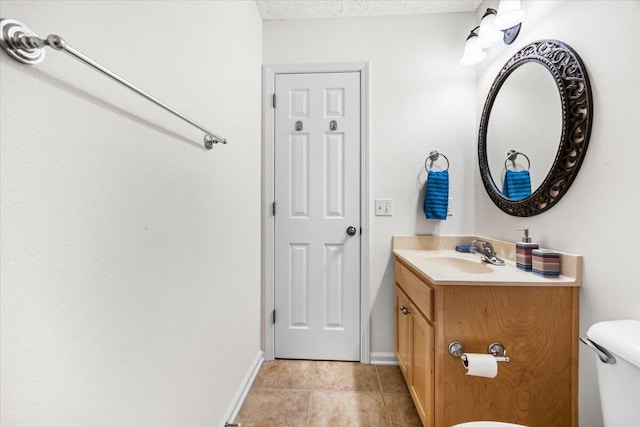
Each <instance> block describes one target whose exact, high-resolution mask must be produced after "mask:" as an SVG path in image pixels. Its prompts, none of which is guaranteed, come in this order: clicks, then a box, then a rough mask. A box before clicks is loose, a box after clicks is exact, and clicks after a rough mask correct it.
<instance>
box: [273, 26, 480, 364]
mask: <svg viewBox="0 0 640 427" xmlns="http://www.w3.org/2000/svg"><path fill="white" fill-rule="evenodd" d="M472 22H473V16H472V14H445V15H419V16H393V17H374V18H342V19H306V20H296V21H268V22H265V23H264V45H263V60H264V63H265V64H300V63H332V62H354V61H364V62H369V63H370V73H371V75H370V86H371V89H370V99H371V116H370V130H371V131H370V135H371V138H370V175H371V182H370V187H371V188H370V194H369V196H370V200H371V206H365V207H364V208H365V209H369V212H370V215H371V228H370V232H371V257H370V265H371V270H370V272H369V280H370V295H371V351H372V352H373V353H392V352H393V348H394V334H393V328H394V318H393V305H394V303H393V298H394V297H393V295H394V294H393V289H394V288H393V286H394V281H393V264H392V262H391V261H392V257H391V236H393V235H413V234H457V233H465V232H471V231H472V227H473V217H472V216H471V215H469V214H468V213H467V212H468V211H469V210H470V209H471V204H472V203H473V186H471V185H469V184H470V183H471V182H472V177H473V176H474V174H475V169H474V168H475V159H474V157H473V156H472V155H470V154H469V153H470V152H471V151H472V150H474V144H475V123H474V117H475V110H474V106H475V81H474V77H475V73H474V70H473V69H467V68H463V67H460V66H459V65H458V60H459V59H460V58H459V55H460V53H461V49H462V46H463V45H464V39H465V37H466V34H464V31H465V28H467V27H469V26H471V25H472ZM431 150H439V151H440V152H442V153H443V154H445V155H446V156H447V157H448V158H449V161H450V162H451V168H450V170H449V172H450V177H451V183H450V186H451V190H450V195H451V197H452V202H451V203H452V206H453V214H454V215H453V217H450V218H449V219H447V221H434V220H426V219H425V217H424V214H423V213H422V199H423V197H424V190H423V188H422V187H423V184H424V180H425V171H424V160H425V158H426V157H427V156H428V154H429V152H430V151H431ZM377 198H381V199H393V216H391V217H376V216H374V201H375V199H377ZM365 226H366V225H365ZM374 357H375V355H374Z"/></svg>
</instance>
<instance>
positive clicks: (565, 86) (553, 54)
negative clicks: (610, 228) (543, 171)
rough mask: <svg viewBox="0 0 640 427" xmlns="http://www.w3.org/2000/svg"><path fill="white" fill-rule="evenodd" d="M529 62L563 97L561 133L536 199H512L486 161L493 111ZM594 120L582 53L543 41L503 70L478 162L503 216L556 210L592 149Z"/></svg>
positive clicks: (486, 112) (483, 127)
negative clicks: (510, 80)
mask: <svg viewBox="0 0 640 427" xmlns="http://www.w3.org/2000/svg"><path fill="white" fill-rule="evenodd" d="M527 62H537V63H539V64H541V65H543V66H544V67H545V68H546V69H547V70H548V71H549V72H550V73H551V75H552V77H553V79H554V80H555V82H556V85H557V87H558V91H559V93H560V104H561V108H562V132H561V135H560V143H559V144H558V150H557V152H556V156H555V159H554V161H553V164H552V166H551V169H550V170H549V172H548V173H547V175H546V177H545V179H544V181H542V184H540V186H539V187H538V188H537V189H535V191H534V192H533V193H532V194H531V196H529V197H527V198H524V199H522V200H511V199H508V198H506V197H504V196H503V195H502V192H501V191H500V189H498V187H497V186H496V184H495V182H494V180H493V178H492V177H491V172H490V171H489V163H488V160H487V126H488V124H489V117H490V116H491V108H492V107H493V103H494V101H495V100H496V96H497V95H498V92H499V91H500V88H501V87H502V85H503V84H504V82H505V81H506V80H507V78H508V77H509V76H510V75H511V73H513V72H514V71H515V70H517V69H518V67H520V66H521V65H524V64H526V63H527ZM528 120H535V118H528ZM592 120H593V97H592V94H591V84H590V83H589V76H588V75H587V70H586V68H585V66H584V64H583V63H582V60H581V59H580V57H579V56H578V54H577V53H576V52H575V51H574V50H573V49H572V48H571V47H570V46H568V45H567V44H565V43H563V42H561V41H558V40H538V41H535V42H533V43H530V44H528V45H527V46H525V47H523V48H522V49H520V50H519V51H518V52H516V53H515V54H514V55H513V56H512V57H511V59H509V61H507V63H506V64H505V65H504V66H503V67H502V69H500V72H499V73H498V75H497V76H496V78H495V80H494V82H493V84H492V85H491V89H490V90H489V95H488V96H487V100H486V102H485V104H484V109H483V111H482V117H481V119H480V129H479V132H478V161H479V163H480V175H481V176H482V183H483V184H484V188H485V189H486V190H487V193H488V194H489V197H490V198H491V200H492V201H493V203H495V205H496V206H498V207H499V208H500V209H502V210H503V211H504V212H506V213H508V214H510V215H514V216H523V217H526V216H534V215H538V214H541V213H542V212H545V211H546V210H548V209H550V208H551V207H552V206H553V205H555V204H556V203H557V202H558V201H559V200H560V199H561V198H562V196H564V194H565V193H566V192H567V191H568V190H569V187H570V186H571V184H572V183H573V180H574V179H575V177H576V175H577V174H578V170H580V166H581V165H582V161H583V160H584V156H585V154H586V152H587V146H588V145H589V137H590V136H591V122H592Z"/></svg>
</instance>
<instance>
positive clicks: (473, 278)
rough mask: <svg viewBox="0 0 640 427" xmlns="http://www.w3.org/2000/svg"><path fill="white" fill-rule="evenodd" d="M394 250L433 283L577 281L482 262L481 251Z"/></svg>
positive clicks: (530, 284)
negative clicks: (474, 252)
mask: <svg viewBox="0 0 640 427" xmlns="http://www.w3.org/2000/svg"><path fill="white" fill-rule="evenodd" d="M393 253H394V254H395V255H396V256H397V257H399V258H401V259H402V260H404V261H405V262H406V263H407V264H409V265H410V266H412V267H414V268H415V269H416V270H417V271H418V272H419V273H421V274H422V275H423V276H424V277H425V278H426V279H427V280H428V281H429V282H431V283H432V284H434V285H460V284H465V285H485V286H486V285H490V286H506V285H509V286H523V285H524V286H549V285H552V284H568V285H569V286H572V285H576V283H577V280H576V278H575V277H567V276H560V277H558V278H547V277H543V276H539V275H537V274H533V273H531V272H525V271H522V270H518V269H517V268H516V266H515V263H514V262H513V261H509V260H505V265H492V264H488V263H486V262H483V261H482V260H481V259H480V256H479V255H474V254H467V253H460V252H456V251H453V250H415V249H395V250H394V251H393ZM578 286H579V285H578Z"/></svg>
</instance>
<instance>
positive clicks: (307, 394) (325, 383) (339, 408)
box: [235, 360, 422, 427]
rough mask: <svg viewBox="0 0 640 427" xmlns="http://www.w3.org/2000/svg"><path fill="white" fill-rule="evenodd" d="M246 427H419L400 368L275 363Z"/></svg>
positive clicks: (263, 377) (251, 404)
mask: <svg viewBox="0 0 640 427" xmlns="http://www.w3.org/2000/svg"><path fill="white" fill-rule="evenodd" d="M235 423H242V427H312V426H313V427H320V426H331V427H358V426H362V427H377V426H387V427H392V426H394V427H395V426H402V427H413V426H416V427H420V426H422V424H421V423H420V418H419V417H418V413H417V412H416V409H415V407H414V405H413V401H412V400H411V396H410V395H409V391H408V389H407V386H406V384H405V382H404V378H403V377H402V373H401V372H400V368H398V367H397V366H379V365H363V364H360V363H354V362H315V361H310V360H274V361H271V362H265V363H263V364H262V367H261V368H260V371H259V372H258V375H257V376H256V379H255V381H254V383H253V385H252V387H251V390H249V393H248V394H247V398H246V399H245V401H244V404H243V406H242V408H241V409H240V412H239V413H238V416H237V417H236V419H235Z"/></svg>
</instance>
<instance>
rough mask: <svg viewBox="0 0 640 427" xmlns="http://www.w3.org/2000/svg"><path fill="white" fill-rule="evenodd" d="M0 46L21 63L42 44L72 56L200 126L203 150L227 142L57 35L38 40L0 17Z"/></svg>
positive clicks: (37, 55)
mask: <svg viewBox="0 0 640 427" xmlns="http://www.w3.org/2000/svg"><path fill="white" fill-rule="evenodd" d="M0 46H1V47H2V49H3V50H4V51H5V52H6V53H7V54H8V55H9V56H10V57H11V58H13V59H14V60H16V61H18V62H20V63H22V64H28V65H35V64H39V63H41V62H42V61H44V58H45V49H44V48H45V46H49V47H51V48H52V49H55V50H61V51H63V52H65V53H67V54H69V55H71V56H73V57H74V58H75V59H77V60H79V61H80V62H83V63H84V64H85V65H88V66H90V67H92V68H93V69H95V70H97V71H99V72H101V73H102V74H104V75H105V76H107V77H109V78H110V79H112V80H114V81H116V82H117V83H119V84H121V85H122V86H124V87H126V88H127V89H129V90H131V91H133V92H135V93H137V94H138V95H140V96H142V97H144V98H146V99H147V100H148V101H151V102H153V103H154V104H156V105H157V106H159V107H161V108H163V109H164V110H166V111H168V112H170V113H171V114H173V115H174V116H176V117H178V118H180V119H182V120H184V121H185V122H187V123H189V124H191V125H192V126H195V127H196V128H198V129H200V130H201V131H202V132H204V133H205V135H204V146H205V148H206V149H207V150H211V148H213V144H218V143H221V144H226V143H227V140H226V139H225V138H223V137H221V136H219V135H217V134H216V133H214V132H212V131H210V130H209V129H207V128H205V127H204V126H202V125H200V124H198V123H196V122H194V121H193V120H191V119H190V118H188V117H187V116H185V115H184V114H182V113H180V112H179V111H176V110H175V109H173V108H171V107H170V106H168V105H167V104H165V103H164V102H162V101H160V100H159V99H157V98H155V97H153V96H151V95H149V94H148V93H147V92H145V91H143V90H142V89H140V88H138V87H136V86H134V85H133V84H131V83H129V82H128V81H127V80H125V79H124V78H122V77H120V76H119V75H117V74H116V73H114V72H112V71H109V70H108V69H107V68H105V67H103V66H102V65H100V64H98V63H97V62H95V61H94V60H92V59H91V58H89V57H88V56H86V55H83V54H82V53H80V52H78V51H77V50H75V49H74V48H72V47H71V46H69V45H68V44H67V43H66V41H65V40H64V39H63V38H62V37H60V36H58V35H55V34H51V35H49V36H47V38H46V39H42V38H40V37H38V36H37V35H36V34H35V33H34V32H33V31H32V30H31V29H30V28H29V27H27V26H26V25H24V24H23V23H21V22H19V21H16V20H14V19H0Z"/></svg>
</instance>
